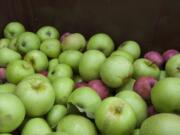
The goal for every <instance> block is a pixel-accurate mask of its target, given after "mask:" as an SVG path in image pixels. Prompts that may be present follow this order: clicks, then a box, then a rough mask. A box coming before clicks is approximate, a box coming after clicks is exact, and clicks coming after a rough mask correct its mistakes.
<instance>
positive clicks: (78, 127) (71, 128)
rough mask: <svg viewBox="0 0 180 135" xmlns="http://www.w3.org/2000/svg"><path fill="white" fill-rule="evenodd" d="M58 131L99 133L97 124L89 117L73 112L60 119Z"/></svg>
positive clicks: (80, 134) (76, 134)
mask: <svg viewBox="0 0 180 135" xmlns="http://www.w3.org/2000/svg"><path fill="white" fill-rule="evenodd" d="M57 131H58V132H65V133H67V134H68V135H97V131H96V128H95V125H94V124H93V123H92V122H91V121H90V120H89V119H87V118H85V117H83V116H80V115H73V114H71V115H67V116H65V117H64V118H62V119H61V120H60V122H59V123H58V126H57Z"/></svg>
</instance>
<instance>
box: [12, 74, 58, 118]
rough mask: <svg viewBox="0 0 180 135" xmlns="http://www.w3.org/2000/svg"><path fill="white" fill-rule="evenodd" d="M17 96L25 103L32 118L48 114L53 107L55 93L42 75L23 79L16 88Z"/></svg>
mask: <svg viewBox="0 0 180 135" xmlns="http://www.w3.org/2000/svg"><path fill="white" fill-rule="evenodd" d="M15 94H16V95H17V96H18V97H19V98H20V99H21V101H22V102H23V104H24V106H25V108H26V113H27V115H28V116H30V117H38V116H42V115H44V114H46V113H47V112H49V110H50V109H51V108H52V107H53V104H54V101H55V92H54V89H53V87H52V85H51V83H50V82H49V80H48V79H47V78H46V77H44V76H43V75H40V74H34V75H31V76H28V77H26V78H25V79H23V80H22V81H21V82H20V83H19V84H18V85H17V88H16V91H15Z"/></svg>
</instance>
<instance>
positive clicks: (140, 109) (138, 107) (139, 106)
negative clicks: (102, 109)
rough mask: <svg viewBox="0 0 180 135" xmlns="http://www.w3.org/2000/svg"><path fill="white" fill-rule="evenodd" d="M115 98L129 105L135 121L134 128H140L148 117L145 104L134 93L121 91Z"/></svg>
mask: <svg viewBox="0 0 180 135" xmlns="http://www.w3.org/2000/svg"><path fill="white" fill-rule="evenodd" d="M116 97H119V98H121V99H123V100H124V101H126V102H127V103H129V104H130V105H131V107H132V109H133V110H134V112H135V115H136V119H137V122H136V127H140V125H141V123H142V122H143V121H144V120H145V119H146V118H147V115H148V113H147V104H146V102H145V101H144V100H143V99H142V98H141V96H139V95H138V94H137V93H136V92H134V91H122V92H119V93H117V94H116Z"/></svg>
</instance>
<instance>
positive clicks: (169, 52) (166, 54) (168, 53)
mask: <svg viewBox="0 0 180 135" xmlns="http://www.w3.org/2000/svg"><path fill="white" fill-rule="evenodd" d="M178 53H179V51H177V50H175V49H170V50H167V51H165V52H164V53H163V58H164V60H165V61H168V59H170V58H171V57H172V56H174V55H176V54H178Z"/></svg>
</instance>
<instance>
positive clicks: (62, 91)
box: [52, 77, 74, 104]
mask: <svg viewBox="0 0 180 135" xmlns="http://www.w3.org/2000/svg"><path fill="white" fill-rule="evenodd" d="M52 86H53V88H54V91H55V96H56V100H55V102H56V103H57V104H66V103H67V99H68V97H69V96H70V94H71V93H72V91H73V90H74V81H73V80H72V79H71V78H68V77H61V78H57V79H55V80H53V81H52Z"/></svg>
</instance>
